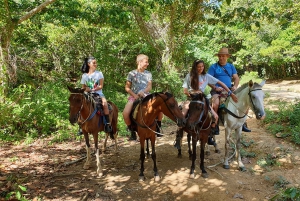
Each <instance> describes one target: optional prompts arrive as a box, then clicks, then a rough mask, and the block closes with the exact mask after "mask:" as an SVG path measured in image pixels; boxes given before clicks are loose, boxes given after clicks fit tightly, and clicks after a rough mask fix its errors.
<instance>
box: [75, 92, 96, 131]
mask: <svg viewBox="0 0 300 201" xmlns="http://www.w3.org/2000/svg"><path fill="white" fill-rule="evenodd" d="M71 94H77V95H78V94H79V95H81V96H82V101H81V107H80V109H79V111H78V112H77V114H76V117H77V119H78V120H79V118H80V117H82V116H80V113H81V110H82V108H83V99H85V96H84V94H82V93H71ZM73 99H74V98H73ZM91 110H92V106H90V109H89V115H88V117H87V118H86V119H85V120H84V121H83V122H82V123H81V122H79V123H80V124H81V125H83V124H84V123H85V122H86V121H89V120H91V119H92V118H93V117H94V116H95V114H96V112H97V108H95V110H94V111H93V113H92V112H91ZM78 120H77V122H78Z"/></svg>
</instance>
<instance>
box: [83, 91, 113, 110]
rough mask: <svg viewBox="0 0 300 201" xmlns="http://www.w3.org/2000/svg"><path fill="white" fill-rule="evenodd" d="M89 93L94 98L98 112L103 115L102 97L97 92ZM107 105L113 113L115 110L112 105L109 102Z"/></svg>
mask: <svg viewBox="0 0 300 201" xmlns="http://www.w3.org/2000/svg"><path fill="white" fill-rule="evenodd" d="M89 95H90V97H91V98H92V99H93V103H94V106H95V108H96V109H97V114H98V115H101V116H103V115H104V113H103V104H102V97H101V96H100V95H99V94H97V93H89ZM107 106H108V110H109V113H111V112H112V110H113V107H112V105H111V104H109V103H107Z"/></svg>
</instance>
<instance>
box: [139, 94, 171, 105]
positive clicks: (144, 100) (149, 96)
mask: <svg viewBox="0 0 300 201" xmlns="http://www.w3.org/2000/svg"><path fill="white" fill-rule="evenodd" d="M159 94H164V95H166V96H168V98H169V97H172V96H173V95H172V94H171V93H169V92H154V93H152V94H149V95H148V96H146V97H145V98H143V100H142V103H145V102H147V101H149V100H150V99H152V98H154V97H155V96H158V95H159Z"/></svg>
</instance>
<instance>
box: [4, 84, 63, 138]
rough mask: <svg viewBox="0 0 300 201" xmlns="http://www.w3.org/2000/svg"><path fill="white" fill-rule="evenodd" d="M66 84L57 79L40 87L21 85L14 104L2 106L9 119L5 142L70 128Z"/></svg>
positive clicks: (12, 97)
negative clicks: (68, 124)
mask: <svg viewBox="0 0 300 201" xmlns="http://www.w3.org/2000/svg"><path fill="white" fill-rule="evenodd" d="M65 86H66V83H65V82H64V81H63V80H57V81H53V82H49V83H45V84H44V85H42V86H41V87H38V88H36V89H34V88H32V87H31V86H30V85H20V86H19V87H18V88H15V89H14V90H13V91H12V93H11V95H10V99H11V100H18V102H13V101H11V104H6V105H3V106H1V111H3V113H2V114H3V115H2V116H1V121H2V122H5V124H2V125H3V128H2V129H1V130H0V138H1V139H2V140H5V141H11V140H22V139H25V138H26V139H27V141H28V140H29V141H30V138H38V137H44V136H47V135H50V134H52V133H53V132H54V131H56V130H58V129H61V128H66V126H65V125H67V124H66V122H67V121H66V120H67V119H68V93H67V89H66V87H65Z"/></svg>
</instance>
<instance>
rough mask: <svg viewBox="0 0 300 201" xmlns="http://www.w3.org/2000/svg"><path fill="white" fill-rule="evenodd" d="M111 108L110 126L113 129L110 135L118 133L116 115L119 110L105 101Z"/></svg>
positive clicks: (111, 103)
mask: <svg viewBox="0 0 300 201" xmlns="http://www.w3.org/2000/svg"><path fill="white" fill-rule="evenodd" d="M107 102H108V103H109V104H110V105H111V106H112V110H113V112H112V120H111V126H112V129H113V132H112V134H113V135H114V134H116V133H117V131H118V113H119V109H118V107H117V106H116V105H115V104H114V103H113V102H111V101H107Z"/></svg>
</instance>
